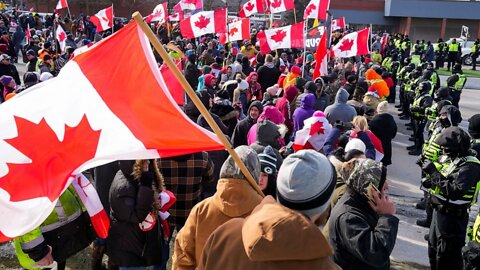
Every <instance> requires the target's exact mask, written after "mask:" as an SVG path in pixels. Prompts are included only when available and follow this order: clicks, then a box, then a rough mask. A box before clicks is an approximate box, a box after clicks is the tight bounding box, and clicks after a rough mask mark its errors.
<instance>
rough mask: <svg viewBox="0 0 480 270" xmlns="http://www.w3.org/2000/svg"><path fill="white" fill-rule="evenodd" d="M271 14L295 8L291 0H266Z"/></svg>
mask: <svg viewBox="0 0 480 270" xmlns="http://www.w3.org/2000/svg"><path fill="white" fill-rule="evenodd" d="M267 3H268V9H269V11H270V13H271V14H274V13H279V12H284V11H288V10H292V9H294V8H295V4H294V3H293V0H267Z"/></svg>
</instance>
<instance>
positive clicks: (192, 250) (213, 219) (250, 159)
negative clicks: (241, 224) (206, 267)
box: [172, 145, 262, 270]
mask: <svg viewBox="0 0 480 270" xmlns="http://www.w3.org/2000/svg"><path fill="white" fill-rule="evenodd" d="M235 152H237V154H238V155H239V156H240V159H241V160H242V161H243V162H244V163H245V165H246V167H247V169H248V170H249V172H250V173H251V174H252V176H253V178H254V179H255V180H256V181H258V177H259V175H260V162H259V160H258V156H257V153H256V152H255V151H254V150H253V149H251V148H249V147H248V146H245V145H243V146H239V147H237V148H235ZM261 200H262V197H261V196H260V195H259V194H258V193H257V192H256V191H255V190H254V189H253V187H251V186H250V184H249V183H248V181H247V180H246V178H245V176H244V175H243V173H242V172H241V171H240V169H239V167H238V166H237V164H236V163H235V161H234V160H233V159H232V157H231V156H229V157H228V158H227V160H226V161H225V162H224V163H223V166H222V169H221V170H220V180H219V181H218V184H217V192H216V193H215V194H214V195H213V196H212V197H210V198H207V199H205V200H204V201H202V202H200V203H198V204H197V205H195V206H194V207H193V209H192V211H191V212H190V215H189V216H188V218H187V221H186V222H185V226H184V227H183V228H182V229H181V230H180V231H179V232H178V234H177V238H176V240H175V248H174V253H173V259H172V261H173V265H172V269H175V270H186V269H191V270H194V269H195V268H196V267H197V266H198V263H199V262H200V256H201V255H202V251H203V247H204V245H205V242H207V239H208V237H209V236H210V234H211V233H212V232H213V231H214V230H215V229H216V228H218V227H219V226H220V225H222V224H224V223H225V222H227V221H229V220H230V219H232V218H237V217H246V216H248V215H250V213H251V212H252V210H253V208H255V206H257V205H258V204H259V203H260V202H261ZM225 269H228V268H225Z"/></svg>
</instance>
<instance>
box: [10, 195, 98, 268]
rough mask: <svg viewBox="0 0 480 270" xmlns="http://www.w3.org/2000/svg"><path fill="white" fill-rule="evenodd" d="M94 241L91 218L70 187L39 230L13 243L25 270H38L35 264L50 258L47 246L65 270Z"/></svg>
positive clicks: (36, 229)
mask: <svg viewBox="0 0 480 270" xmlns="http://www.w3.org/2000/svg"><path fill="white" fill-rule="evenodd" d="M94 238H95V232H94V231H93V228H92V225H91V222H90V219H89V217H88V214H87V213H86V211H85V209H84V208H83V206H82V204H81V202H80V200H79V199H78V198H77V197H76V193H75V190H73V187H71V186H70V187H69V188H67V190H65V192H64V193H63V194H62V195H61V196H60V198H59V199H58V201H57V204H56V205H55V209H54V210H53V211H52V213H50V215H49V216H48V217H47V219H46V220H45V221H44V222H43V223H42V225H40V227H38V228H35V229H34V230H33V231H31V232H29V233H27V234H25V235H23V236H21V237H18V238H16V239H15V240H14V241H13V242H14V246H15V252H16V254H17V258H18V261H19V263H20V265H21V266H22V267H23V268H25V269H36V262H37V261H39V260H41V259H42V258H44V257H45V256H46V255H47V254H48V250H49V249H48V247H47V245H48V246H50V247H51V248H52V257H53V259H54V260H55V261H56V262H57V263H58V269H64V268H65V261H66V259H67V258H68V257H70V256H72V255H74V254H75V253H77V252H79V251H81V250H83V249H85V248H86V247H87V246H89V245H90V243H91V242H92V241H93V239H94Z"/></svg>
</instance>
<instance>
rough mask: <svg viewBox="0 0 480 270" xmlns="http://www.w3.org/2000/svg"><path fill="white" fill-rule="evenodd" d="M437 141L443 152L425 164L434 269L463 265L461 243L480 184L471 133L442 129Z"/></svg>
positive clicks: (431, 264) (430, 250)
mask: <svg viewBox="0 0 480 270" xmlns="http://www.w3.org/2000/svg"><path fill="white" fill-rule="evenodd" d="M436 143H437V144H438V145H440V147H441V148H442V151H443V155H442V156H440V157H439V158H438V160H437V161H436V162H427V163H425V164H424V166H423V168H422V169H423V170H424V171H425V172H426V173H428V174H429V175H430V179H429V181H425V182H423V183H422V184H423V185H424V186H425V187H426V188H429V190H430V193H431V201H432V205H433V208H434V211H433V217H432V224H431V225H430V231H429V239H428V257H429V260H430V266H431V269H437V270H438V269H463V259H462V247H463V246H464V245H465V235H466V232H467V225H468V217H469V215H468V214H469V209H470V206H471V205H473V204H475V203H476V201H477V195H478V191H479V187H480V181H479V180H480V161H479V160H478V159H477V158H476V157H475V154H474V153H473V152H472V151H471V150H470V146H471V145H470V136H469V135H468V134H467V132H465V131H464V130H462V129H461V128H459V127H449V128H447V129H445V130H443V131H442V133H441V135H440V136H439V138H438V139H437V140H436Z"/></svg>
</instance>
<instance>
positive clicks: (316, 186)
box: [277, 150, 337, 217]
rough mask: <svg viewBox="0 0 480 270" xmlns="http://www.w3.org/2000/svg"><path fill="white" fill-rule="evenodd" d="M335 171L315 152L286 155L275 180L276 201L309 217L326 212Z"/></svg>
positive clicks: (322, 156) (307, 151)
mask: <svg viewBox="0 0 480 270" xmlns="http://www.w3.org/2000/svg"><path fill="white" fill-rule="evenodd" d="M336 178H337V176H336V171H335V169H334V168H333V165H332V164H331V163H330V161H329V160H328V159H327V158H326V157H325V156H324V155H323V154H320V153H318V152H316V151H314V150H301V151H299V152H297V153H295V154H292V155H290V156H288V157H287V158H286V159H285V160H284V161H283V164H282V166H281V167H280V170H279V172H278V177H277V200H278V202H279V203H280V204H282V205H283V206H286V207H288V208H290V209H293V210H297V211H299V212H301V213H303V214H305V215H307V216H309V217H312V216H314V215H317V214H322V213H323V212H325V210H326V209H327V207H328V206H329V205H330V199H331V197H332V194H333V191H334V189H335V183H336Z"/></svg>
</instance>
